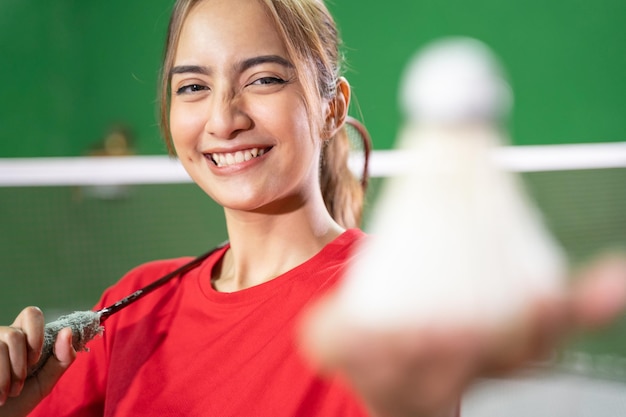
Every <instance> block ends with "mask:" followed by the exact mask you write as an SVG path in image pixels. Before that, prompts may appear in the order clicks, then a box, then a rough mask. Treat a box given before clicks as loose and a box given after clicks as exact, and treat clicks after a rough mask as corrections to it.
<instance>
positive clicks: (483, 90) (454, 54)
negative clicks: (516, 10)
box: [400, 38, 512, 124]
mask: <svg viewBox="0 0 626 417" xmlns="http://www.w3.org/2000/svg"><path fill="white" fill-rule="evenodd" d="M400 98H401V107H402V110H403V111H404V113H405V116H406V118H407V119H408V120H409V121H413V122H418V123H437V124H440V123H444V124H456V123H468V122H476V121H479V122H480V121H485V122H489V121H496V120H498V119H501V118H503V117H504V116H506V114H507V113H508V111H509V109H510V107H511V103H512V93H511V90H510V88H509V86H508V83H507V81H506V80H505V78H504V76H503V71H502V69H501V66H500V64H499V63H498V60H497V59H496V58H495V55H494V54H493V53H492V52H491V50H490V49H489V47H487V46H486V45H485V44H483V43H482V42H480V41H478V40H476V39H472V38H446V39H442V40H438V41H435V42H433V43H432V44H430V45H427V46H426V47H425V48H423V49H421V50H420V51H419V52H418V53H417V54H416V55H415V56H414V57H413V59H412V60H411V61H410V62H409V64H408V65H407V67H406V70H405V73H404V77H403V81H402V83H401V92H400Z"/></svg>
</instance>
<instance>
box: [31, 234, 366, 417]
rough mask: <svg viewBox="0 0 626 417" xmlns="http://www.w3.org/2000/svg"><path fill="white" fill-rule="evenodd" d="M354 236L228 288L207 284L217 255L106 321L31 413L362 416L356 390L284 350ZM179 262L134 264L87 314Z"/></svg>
mask: <svg viewBox="0 0 626 417" xmlns="http://www.w3.org/2000/svg"><path fill="white" fill-rule="evenodd" d="M362 236H363V233H362V232H360V231H358V230H348V231H346V232H345V233H343V234H342V235H341V236H339V237H338V238H337V239H335V240H334V241H333V242H331V243H330V244H328V245H327V246H326V247H324V248H323V249H322V250H321V251H320V252H319V253H318V254H316V255H315V256H313V257H312V258H311V259H309V260H308V261H306V262H305V263H303V264H302V265H300V266H298V267H296V268H294V269H293V270H291V271H289V272H287V273H285V274H283V275H281V276H279V277H277V278H275V279H273V280H271V281H269V282H266V283H264V284H261V285H258V286H255V287H252V288H248V289H245V290H242V291H237V292H234V293H220V292H217V291H215V290H214V289H213V288H212V286H211V270H212V268H213V266H214V265H215V263H216V262H217V261H218V260H219V259H221V257H222V256H223V254H224V252H225V250H226V248H224V249H222V250H219V251H218V252H216V253H215V254H213V255H212V256H210V257H209V258H208V259H207V260H205V261H204V262H203V263H202V264H201V265H200V266H199V267H197V268H196V269H193V270H191V271H190V272H188V273H186V274H185V275H184V276H183V277H180V278H176V279H173V280H172V281H170V282H168V283H167V284H165V285H164V286H163V287H161V288H159V289H157V290H156V291H155V292H153V293H151V294H149V295H147V296H146V297H145V298H143V299H142V300H140V301H138V302H136V303H135V304H133V305H131V306H129V307H128V308H126V309H124V310H122V311H121V312H119V313H118V314H115V315H113V316H111V317H110V318H108V319H107V321H106V322H105V331H104V335H103V336H102V337H98V338H96V339H95V340H93V341H92V342H90V343H89V344H88V347H89V349H90V351H89V352H80V353H79V354H78V357H77V359H76V362H75V363H74V364H73V365H72V366H71V367H70V369H69V370H68V371H67V372H66V374H65V375H64V376H63V377H62V379H61V380H60V381H59V383H58V384H57V385H56V387H55V388H54V390H53V392H52V393H51V394H50V395H49V396H48V397H47V398H46V399H45V400H44V401H43V402H42V403H41V404H40V405H39V406H38V407H37V409H36V410H35V411H34V412H33V415H35V416H45V417H50V416H55V417H62V416H73V417H77V416H107V417H113V416H120V417H121V416H124V417H128V416H147V415H150V416H219V417H226V416H238V417H241V416H255V417H262V416H268V417H281V416H285V417H287V416H289V417H295V416H308V415H312V416H325V417H333V416H336V417H340V416H341V417H350V416H355V417H356V416H358V417H362V416H366V415H367V413H366V412H365V410H364V407H363V406H362V404H361V402H360V400H359V399H358V398H357V397H356V395H355V394H353V393H352V392H351V391H350V390H349V388H348V387H347V386H345V385H344V384H343V383H342V381H341V380H340V379H339V378H334V379H323V378H321V377H319V376H318V375H317V374H316V373H315V372H314V371H313V370H312V369H310V368H309V367H308V366H307V363H306V361H305V360H304V359H303V358H302V357H301V356H300V353H299V350H298V348H297V345H296V343H297V342H296V325H297V321H298V316H299V313H300V312H301V311H302V309H303V308H304V307H305V306H306V305H307V303H309V302H310V301H311V300H312V299H314V298H316V297H318V296H319V295H321V294H323V293H325V292H326V291H328V290H329V289H330V288H331V287H333V286H334V285H335V284H336V283H337V281H338V279H340V277H341V276H342V273H343V271H344V268H345V266H346V263H347V261H348V259H349V258H350V256H351V253H352V251H353V249H354V244H355V243H356V242H357V241H358V240H359V239H361V238H362ZM188 261H189V259H188V258H180V259H173V260H164V261H156V262H151V263H148V264H145V265H142V266H139V267H138V268H136V269H134V270H132V271H131V272H129V273H128V274H127V275H126V276H125V277H124V278H123V279H122V280H121V281H120V282H119V283H118V284H116V285H115V286H113V287H111V288H110V289H108V290H107V291H106V292H105V293H104V295H103V297H102V299H101V300H100V302H99V304H98V305H97V307H96V308H101V307H104V306H106V305H110V304H112V303H114V302H115V301H117V300H119V299H121V298H123V297H125V296H127V295H128V294H130V293H132V292H134V291H135V290H137V289H139V288H142V287H143V286H145V285H146V284H149V283H150V282H152V281H154V280H155V279H157V278H159V277H161V276H163V275H165V274H166V273H168V272H170V271H172V270H174V269H176V268H177V267H178V266H180V265H182V264H183V263H185V262H188Z"/></svg>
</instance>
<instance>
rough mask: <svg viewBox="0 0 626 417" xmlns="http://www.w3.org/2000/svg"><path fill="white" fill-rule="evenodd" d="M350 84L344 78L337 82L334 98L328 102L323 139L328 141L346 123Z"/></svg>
mask: <svg viewBox="0 0 626 417" xmlns="http://www.w3.org/2000/svg"><path fill="white" fill-rule="evenodd" d="M350 93H351V89H350V84H349V83H348V80H346V79H345V78H344V77H340V78H339V79H338V80H337V91H336V93H335V97H333V98H332V99H331V100H330V101H329V102H328V108H327V110H326V120H325V122H324V139H330V138H332V137H333V136H335V134H336V133H337V131H338V130H339V129H341V127H342V126H343V124H344V123H345V121H346V116H347V115H348V107H349V106H350Z"/></svg>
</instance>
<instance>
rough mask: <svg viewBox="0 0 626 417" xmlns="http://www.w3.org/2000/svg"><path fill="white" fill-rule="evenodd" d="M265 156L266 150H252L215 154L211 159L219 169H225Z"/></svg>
mask: <svg viewBox="0 0 626 417" xmlns="http://www.w3.org/2000/svg"><path fill="white" fill-rule="evenodd" d="M263 154H265V149H259V148H252V149H246V150H245V151H237V152H232V153H214V154H211V159H213V161H214V162H215V164H216V165H217V166H218V167H224V166H229V165H234V164H239V163H241V162H245V161H249V160H251V159H252V158H256V157H259V156H261V155H263Z"/></svg>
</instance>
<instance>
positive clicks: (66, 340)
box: [0, 328, 76, 417]
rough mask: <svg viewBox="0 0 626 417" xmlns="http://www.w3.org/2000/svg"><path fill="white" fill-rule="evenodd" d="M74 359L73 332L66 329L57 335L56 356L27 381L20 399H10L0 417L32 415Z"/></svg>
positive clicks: (0, 410)
mask: <svg viewBox="0 0 626 417" xmlns="http://www.w3.org/2000/svg"><path fill="white" fill-rule="evenodd" d="M74 359H76V351H75V350H74V348H73V346H72V330H71V329H70V328H65V329H63V330H61V331H60V332H59V333H58V335H57V339H56V341H55V343H54V355H52V356H51V357H50V359H48V361H47V362H46V364H45V365H44V366H43V367H42V368H41V370H40V371H39V372H38V373H37V374H36V375H35V376H33V377H31V378H29V379H28V380H27V381H26V383H25V384H24V388H23V390H22V393H21V394H20V395H19V396H18V397H13V398H9V399H8V401H7V403H6V404H5V405H4V406H3V407H0V417H9V416H10V417H22V416H26V415H27V414H28V413H30V412H31V411H32V410H33V409H34V408H35V407H36V406H37V404H39V403H40V402H41V401H42V400H43V399H44V398H45V397H46V396H47V395H48V394H49V393H50V392H51V391H52V388H54V386H55V385H56V383H57V382H58V380H59V379H60V378H61V376H62V375H63V374H64V373H65V371H66V370H67V368H69V366H70V365H71V364H72V363H73V362H74Z"/></svg>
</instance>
